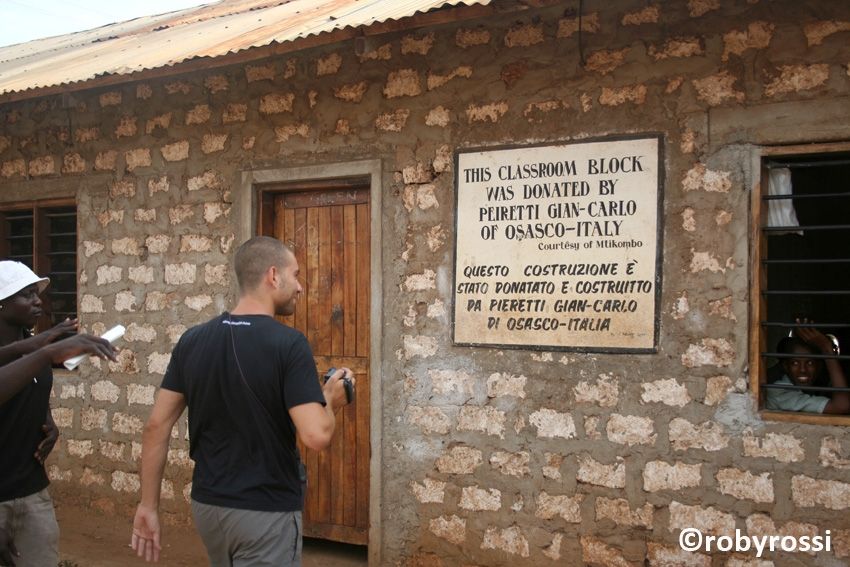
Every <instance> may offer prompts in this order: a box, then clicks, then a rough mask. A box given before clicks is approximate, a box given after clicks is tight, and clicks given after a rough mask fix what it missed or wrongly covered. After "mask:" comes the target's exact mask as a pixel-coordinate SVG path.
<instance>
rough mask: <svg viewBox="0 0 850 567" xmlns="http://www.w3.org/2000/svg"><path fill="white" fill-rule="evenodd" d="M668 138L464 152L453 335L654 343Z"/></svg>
mask: <svg viewBox="0 0 850 567" xmlns="http://www.w3.org/2000/svg"><path fill="white" fill-rule="evenodd" d="M660 145H661V139H660V137H659V136H656V135H653V136H642V137H635V138H630V139H623V138H618V139H610V140H595V141H581V142H575V143H564V144H558V145H551V144H550V145H541V146H527V147H520V148H502V149H477V150H466V151H461V152H458V154H457V159H456V166H457V167H456V170H455V175H456V187H457V208H456V215H457V231H456V243H455V274H454V312H453V317H454V342H455V343H456V344H465V345H485V346H487V345H489V346H498V347H517V348H520V347H535V348H547V349H564V350H569V349H576V350H583V351H604V352H607V351H618V350H622V351H628V352H653V351H654V350H655V348H656V342H657V332H658V331H657V320H658V297H659V293H660V289H659V288H660V281H661V280H660V271H659V268H660V256H661V254H660V249H659V246H660V244H659V243H660V230H659V210H660V205H661V193H662V192H661V179H662V175H661V148H660Z"/></svg>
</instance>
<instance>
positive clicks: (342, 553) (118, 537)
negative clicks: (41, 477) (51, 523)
mask: <svg viewBox="0 0 850 567" xmlns="http://www.w3.org/2000/svg"><path fill="white" fill-rule="evenodd" d="M56 518H57V519H58V520H59V528H60V533H61V535H60V539H59V556H60V559H61V562H60V565H62V566H63V567H133V566H139V565H146V563H145V562H144V561H142V560H139V559H138V558H136V557H135V556H134V555H133V550H132V549H130V546H129V543H130V531H131V519H130V518H126V519H116V518H115V517H108V516H104V515H103V514H100V513H98V512H97V511H93V510H91V509H86V508H79V507H75V506H71V505H66V504H60V503H58V502H57V503H56ZM367 563H368V562H367V551H366V548H365V547H362V546H356V545H345V544H339V543H335V542H328V541H323V540H313V539H305V540H304V554H303V557H302V567H364V566H365V565H367ZM159 565H163V566H166V567H197V566H202V565H208V561H207V555H206V552H205V551H204V545H203V543H201V540H200V538H199V537H198V535H197V533H196V532H195V531H194V530H192V529H189V528H186V527H176V526H167V527H166V528H165V529H164V532H163V549H162V554H161V555H160V560H159Z"/></svg>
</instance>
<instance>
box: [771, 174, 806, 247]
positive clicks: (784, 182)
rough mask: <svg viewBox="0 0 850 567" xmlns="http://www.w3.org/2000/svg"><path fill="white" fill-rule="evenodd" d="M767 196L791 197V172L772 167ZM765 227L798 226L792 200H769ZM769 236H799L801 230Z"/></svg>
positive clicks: (801, 234) (801, 233) (801, 232)
mask: <svg viewBox="0 0 850 567" xmlns="http://www.w3.org/2000/svg"><path fill="white" fill-rule="evenodd" d="M767 193H768V195H791V194H792V188H791V170H790V169H788V168H787V167H774V168H771V169H770V170H769V178H768V183H767ZM767 203H768V204H767V226H800V222H799V221H798V220H797V212H796V211H795V210H794V200H793V199H771V200H769V201H768V202H767ZM770 234H799V235H800V236H803V231H802V230H788V231H783V232H771V233H770Z"/></svg>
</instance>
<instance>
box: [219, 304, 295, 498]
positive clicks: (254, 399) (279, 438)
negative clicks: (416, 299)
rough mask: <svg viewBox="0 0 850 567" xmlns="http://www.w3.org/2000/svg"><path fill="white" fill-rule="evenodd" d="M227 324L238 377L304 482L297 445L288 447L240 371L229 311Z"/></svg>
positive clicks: (280, 432) (269, 414) (240, 366)
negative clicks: (289, 455)
mask: <svg viewBox="0 0 850 567" xmlns="http://www.w3.org/2000/svg"><path fill="white" fill-rule="evenodd" d="M227 326H228V328H229V330H230V346H231V348H232V350H233V359H234V360H235V361H236V369H237V370H238V371H239V378H240V379H241V380H242V384H243V385H244V386H245V389H246V390H247V391H248V394H249V395H250V398H251V399H252V400H253V401H254V403H255V405H256V406H257V407H258V408H260V411H261V412H262V414H263V415H264V416H265V418H266V421H268V422H269V424H270V425H271V429H272V431H274V434H275V437H277V442H278V444H279V445H281V446H282V447H284V448H285V449H286V450H287V451H289V453H290V454H291V455H292V458H294V459H295V462H296V463H297V465H298V475H299V477H300V480H301V482H305V481H306V472H305V469H304V465H303V463H302V462H301V454H300V453H299V451H298V446H297V445H296V446H295V448H294V449H290V448H289V445H288V444H287V443H286V440H285V436H284V434H283V432H282V431H280V428H279V427H278V424H277V422H276V421H275V419H274V418H273V417H272V414H271V412H270V411H269V410H268V408H267V407H266V404H264V403H263V401H262V400H261V399H260V397H259V396H257V394H256V393H255V392H254V389H253V388H251V385H250V384H249V383H248V380H246V379H245V373H244V372H243V371H242V365H241V364H240V363H239V355H238V353H237V352H236V338H235V334H234V332H233V320H232V319H231V318H230V313H228V314H227Z"/></svg>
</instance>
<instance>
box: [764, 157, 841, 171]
mask: <svg viewBox="0 0 850 567" xmlns="http://www.w3.org/2000/svg"><path fill="white" fill-rule="evenodd" d="M831 165H832V166H835V165H850V159H848V158H843V157H841V158H836V159H823V160H811V161H776V160H771V161H769V162H767V163H766V164H765V167H767V168H768V169H773V168H776V167H788V168H791V169H794V168H795V167H829V166H831Z"/></svg>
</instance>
